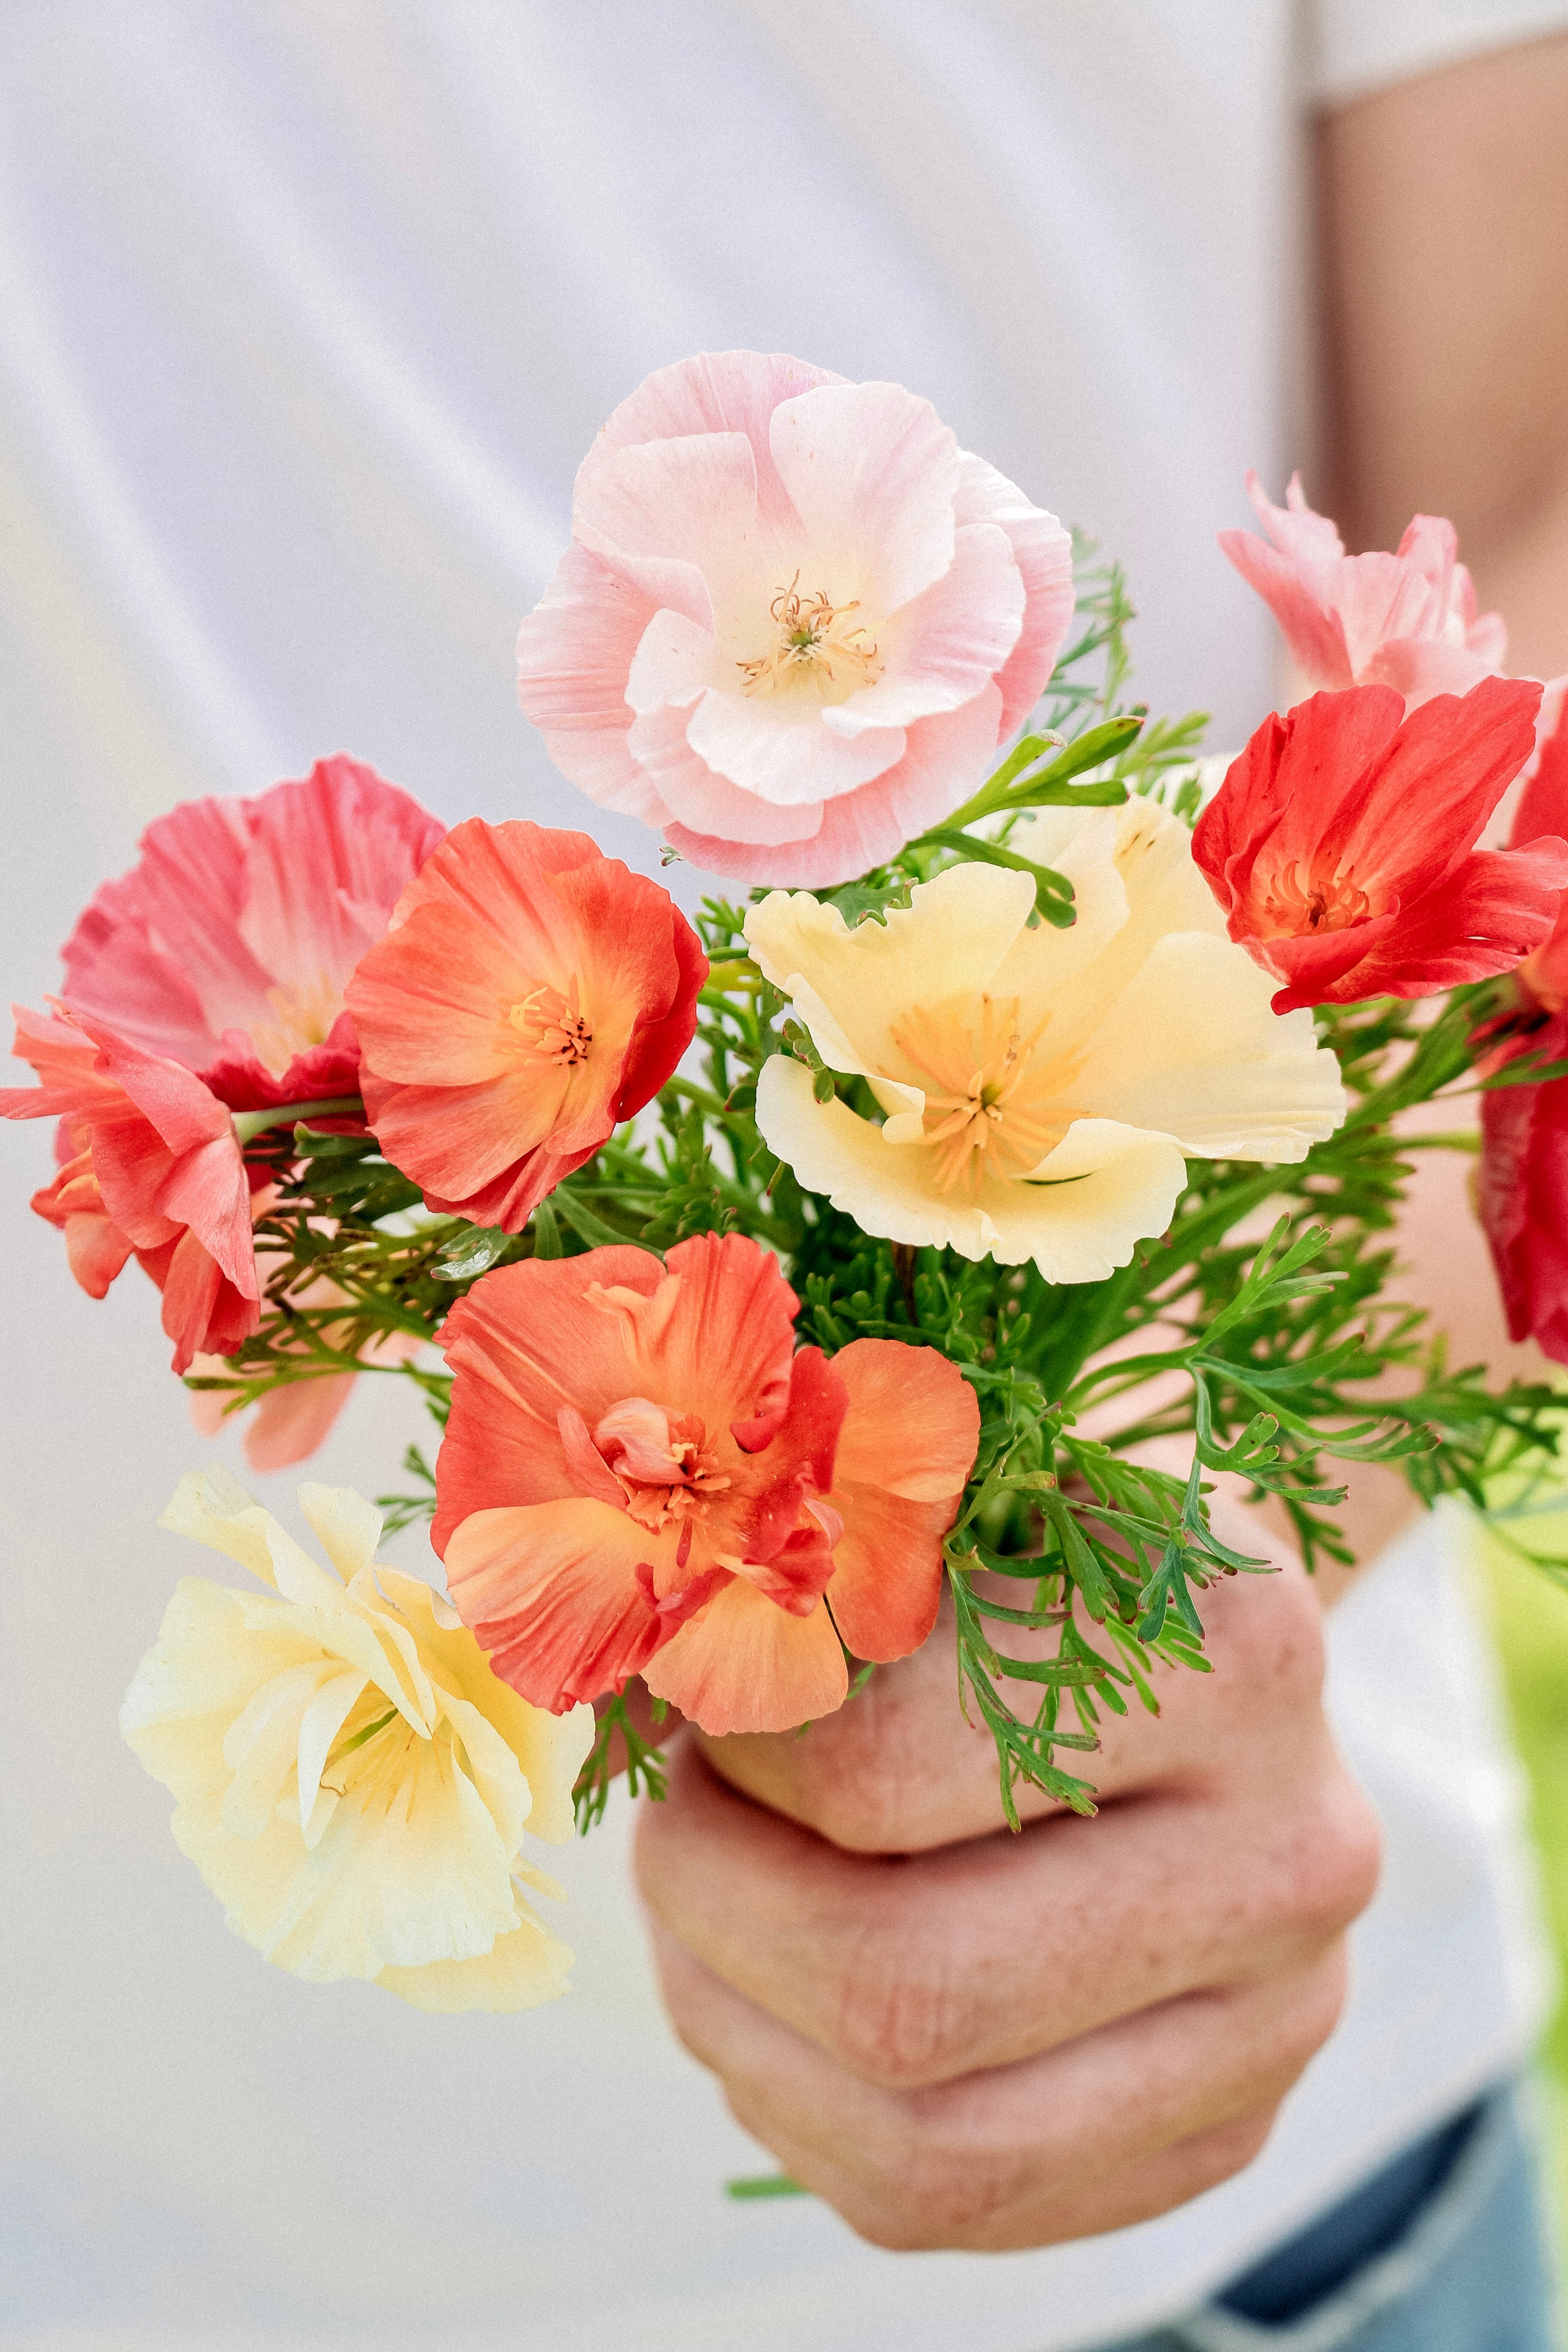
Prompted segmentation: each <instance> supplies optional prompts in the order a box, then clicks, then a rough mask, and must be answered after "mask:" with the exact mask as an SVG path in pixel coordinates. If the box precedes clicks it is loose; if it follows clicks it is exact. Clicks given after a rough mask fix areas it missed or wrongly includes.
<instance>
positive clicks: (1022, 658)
mask: <svg viewBox="0 0 1568 2352" xmlns="http://www.w3.org/2000/svg"><path fill="white" fill-rule="evenodd" d="M958 468H959V470H958V493H957V496H956V498H955V499H954V501H953V518H954V520H955V521H956V522H957V524H958V527H959V529H960V530H963V527H964V525H965V524H968V523H977V522H994V523H997V524H999V525H1000V526H1001V528H1002V529H1003V530H1005V532H1006V534H1007V537H1008V539H1009V541H1011V542H1012V548H1013V558H1014V561H1015V562H1016V564H1017V566H1018V570H1019V572H1020V573H1021V574H1022V576H1023V582H1024V591H1025V596H1026V604H1025V608H1024V624H1023V627H1022V629H1021V630H1020V632H1019V635H1018V641H1017V643H1016V646H1014V648H1013V650H1012V652H1011V653H1010V654H1009V655H1008V656H1007V659H1006V661H1005V664H1004V666H1003V667H1002V668H1001V669H1000V670H999V671H998V672H997V676H996V683H997V685H998V686H999V687H1000V688H1001V690H1002V717H1001V725H1000V728H999V730H998V740H1001V738H1002V737H1004V736H1007V735H1011V734H1012V732H1013V730H1014V729H1015V728H1016V727H1020V726H1022V724H1023V722H1024V720H1025V719H1026V718H1027V717H1028V715H1029V713H1030V711H1031V710H1032V709H1034V707H1035V705H1036V703H1037V701H1038V700H1039V698H1040V696H1041V695H1042V694H1043V693H1044V692H1045V689H1046V685H1047V680H1048V679H1049V677H1050V674H1051V671H1052V668H1053V667H1054V666H1055V663H1056V658H1057V656H1058V653H1059V652H1060V650H1061V644H1062V639H1063V638H1064V637H1065V636H1066V635H1067V631H1068V623H1069V621H1070V620H1071V619H1072V615H1073V605H1074V602H1075V596H1074V591H1073V579H1072V536H1071V533H1070V532H1068V531H1067V530H1063V528H1062V526H1061V524H1060V523H1059V522H1058V520H1057V519H1056V517H1055V515H1053V514H1047V513H1046V512H1045V511H1044V510H1043V509H1041V508H1039V507H1036V506H1031V505H1030V503H1029V501H1028V499H1026V497H1025V496H1024V494H1023V492H1022V490H1020V489H1018V488H1016V486H1015V484H1013V483H1012V482H1010V481H1009V480H1008V479H1007V478H1006V476H1005V474H999V473H998V472H997V470H996V468H995V467H994V466H988V465H987V464H986V463H985V461H984V458H983V457H971V456H970V454H969V453H968V451H967V450H963V451H961V452H960V454H959V461H958Z"/></svg>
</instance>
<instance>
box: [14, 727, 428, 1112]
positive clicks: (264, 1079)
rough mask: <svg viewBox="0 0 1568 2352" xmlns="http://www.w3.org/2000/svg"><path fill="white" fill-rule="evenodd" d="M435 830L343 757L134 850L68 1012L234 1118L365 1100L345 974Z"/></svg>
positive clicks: (194, 816)
mask: <svg viewBox="0 0 1568 2352" xmlns="http://www.w3.org/2000/svg"><path fill="white" fill-rule="evenodd" d="M445 835H446V828H445V826H443V825H442V824H438V823H437V820H436V818H435V817H433V816H431V815H430V814H428V812H427V811H426V810H425V809H422V808H421V807H420V805H419V803H418V802H417V801H416V800H413V799H411V798H410V797H409V795H408V793H405V792H400V791H399V790H398V789H397V787H396V786H395V784H389V783H386V782H384V781H383V779H382V778H381V777H380V776H378V775H377V774H376V772H375V771H374V768H367V767H365V766H363V764H362V763H361V762H360V761H357V760H351V759H349V758H348V757H347V756H346V755H344V754H342V753H340V754H339V755H338V756H337V757H336V758H333V759H331V760H318V761H317V762H316V764H315V766H314V767H313V768H312V769H311V771H310V774H309V775H308V776H306V777H303V778H301V779H300V781H299V782H291V783H281V784H275V785H274V786H273V787H272V789H271V791H270V792H266V793H260V794H258V796H257V798H255V799H254V800H206V801H187V802H185V803H184V805H183V806H181V807H179V808H176V809H172V810H171V811H170V813H169V814H168V815H167V816H163V817H159V818H158V820H157V821H156V823H155V824H150V825H149V826H148V828H147V830H146V832H145V833H144V834H143V835H142V843H141V850H142V855H141V857H140V859H139V860H138V862H137V864H136V865H135V866H132V869H131V871H130V873H129V874H122V875H121V877H119V879H118V880H117V881H113V882H106V883H105V884H104V886H103V887H102V888H101V889H100V891H99V892H98V893H97V894H96V896H95V897H94V898H93V899H92V900H91V902H90V903H89V906H88V908H87V909H86V911H85V913H84V914H83V915H82V917H81V919H80V921H79V923H78V924H77V927H76V929H75V930H74V931H73V932H72V933H71V936H70V938H69V939H68V940H67V942H66V945H65V947H64V949H63V950H61V954H62V959H63V961H64V963H65V968H66V981H65V988H64V991H63V993H64V995H65V998H66V1001H67V1003H68V1004H69V1005H70V1006H71V1007H72V1008H73V1010H75V1011H77V1012H79V1013H85V1014H86V1015H88V1016H89V1018H91V1019H95V1020H98V1021H104V1022H108V1023H110V1024H111V1025H112V1026H113V1028H114V1029H115V1030H116V1032H117V1033H118V1034H120V1035H121V1036H122V1037H125V1038H127V1039H129V1040H130V1041H131V1042H132V1043H133V1044H134V1045H140V1046H142V1048H143V1049H144V1050H145V1051H146V1052H148V1053H150V1054H155V1055H160V1056H162V1057H163V1058H164V1059H166V1060H168V1061H172V1062H178V1063H179V1064H181V1066H183V1067H184V1068H185V1069H187V1070H194V1071H195V1073H196V1074H197V1076H199V1077H201V1078H202V1079H203V1080H204V1081H205V1084H206V1085H207V1086H208V1087H210V1088H211V1089H212V1091H213V1093H214V1094H216V1096H217V1097H218V1099H219V1100H220V1101H221V1102H224V1103H226V1104H227V1106H228V1108H230V1109H231V1110H261V1109H268V1108H271V1107H272V1106H273V1105H275V1104H284V1103H293V1102H319V1101H322V1100H330V1099H331V1097H335V1096H340V1095H353V1094H357V1093H358V1091H359V1043H358V1040H357V1038H356V1037H355V1035H354V1028H353V1022H352V1021H351V1020H350V1019H349V1018H348V1016H347V1014H346V1013H344V1011H343V992H344V990H345V989H346V987H347V986H348V983H349V980H350V977H351V975H352V974H353V969H354V966H355V965H356V964H357V963H358V962H359V960H360V958H361V957H362V956H363V954H364V952H365V950H366V949H367V948H369V947H372V946H374V943H375V941H376V940H379V939H380V938H381V937H382V935H383V933H384V931H385V929H386V925H387V919H388V917H389V916H390V915H391V912H392V909H393V908H394V907H395V905H396V904H397V901H398V898H400V897H401V895H402V893H403V890H404V887H405V885H406V884H407V883H409V882H411V881H412V880H413V878H414V877H415V876H416V874H417V873H418V871H419V868H420V867H421V866H423V865H424V863H425V860H426V858H427V857H428V856H429V855H430V853H431V851H432V850H433V849H435V848H437V846H438V845H439V844H440V842H441V841H442V840H443V839H444V838H445Z"/></svg>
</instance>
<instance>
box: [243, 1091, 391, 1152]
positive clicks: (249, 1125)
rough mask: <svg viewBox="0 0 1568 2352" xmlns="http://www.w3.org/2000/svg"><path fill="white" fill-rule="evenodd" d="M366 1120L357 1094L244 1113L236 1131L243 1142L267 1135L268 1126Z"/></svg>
mask: <svg viewBox="0 0 1568 2352" xmlns="http://www.w3.org/2000/svg"><path fill="white" fill-rule="evenodd" d="M351 1116H352V1117H353V1118H363V1117H364V1105H363V1102H362V1101H361V1100H360V1098H359V1097H358V1095H336V1096H334V1097H333V1098H332V1100H331V1102H307V1103H279V1106H278V1108H276V1110H241V1111H236V1113H235V1115H234V1131H235V1133H236V1135H237V1136H238V1138H239V1139H240V1141H241V1143H249V1142H251V1141H253V1140H254V1139H255V1138H256V1137H257V1136H258V1135H264V1134H265V1133H266V1131H267V1129H268V1128H269V1127H284V1126H288V1125H291V1124H292V1125H297V1124H298V1123H299V1121H300V1119H302V1118H350V1117H351Z"/></svg>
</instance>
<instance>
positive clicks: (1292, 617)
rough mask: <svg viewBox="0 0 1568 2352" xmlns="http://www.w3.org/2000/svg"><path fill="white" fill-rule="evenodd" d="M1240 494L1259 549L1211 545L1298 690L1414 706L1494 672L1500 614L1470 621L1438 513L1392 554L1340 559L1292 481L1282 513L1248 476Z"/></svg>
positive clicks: (1329, 529) (1241, 543)
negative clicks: (1375, 695) (1279, 646)
mask: <svg viewBox="0 0 1568 2352" xmlns="http://www.w3.org/2000/svg"><path fill="white" fill-rule="evenodd" d="M1247 495H1248V497H1249V498H1250V499H1251V500H1252V503H1253V506H1254V507H1255V508H1256V509H1257V511H1258V520H1259V522H1261V524H1262V525H1263V528H1264V530H1266V531H1267V532H1268V541H1269V544H1268V545H1267V546H1266V545H1265V544H1264V542H1263V541H1262V540H1260V539H1258V538H1255V537H1254V535H1253V533H1252V532H1251V531H1248V530H1222V531H1221V532H1220V533H1219V543H1220V545H1221V547H1222V548H1223V549H1224V550H1225V551H1226V555H1228V556H1229V558H1230V560H1231V562H1233V563H1234V564H1235V566H1236V568H1237V571H1238V572H1240V574H1241V576H1242V578H1243V579H1244V580H1246V581H1247V582H1248V583H1249V584H1250V585H1251V586H1252V587H1254V588H1256V589H1257V591H1258V594H1259V595H1260V596H1261V597H1262V598H1263V601H1264V603H1265V604H1267V605H1268V608H1269V610H1270V612H1271V613H1272V614H1273V615H1274V617H1275V619H1276V620H1277V621H1278V622H1279V626H1280V628H1281V629H1282V631H1283V632H1284V635H1285V642H1286V644H1287V645H1288V646H1289V648H1290V653H1291V656H1292V658H1293V659H1294V660H1295V662H1296V665H1297V667H1299V668H1300V671H1301V672H1302V674H1303V676H1304V677H1305V678H1306V680H1307V682H1308V685H1309V686H1310V687H1347V686H1366V685H1372V686H1392V687H1394V688H1395V689H1396V691H1397V692H1398V693H1400V694H1402V695H1403V696H1404V697H1405V702H1406V704H1407V705H1408V707H1409V708H1410V709H1412V710H1414V709H1415V708H1416V706H1417V705H1418V704H1419V703H1423V702H1426V701H1427V700H1428V699H1429V698H1430V697H1431V696H1433V695H1434V694H1468V692H1469V690H1470V688H1471V687H1472V686H1477V685H1479V682H1480V680H1481V679H1482V678H1483V677H1488V676H1489V674H1490V673H1491V672H1493V671H1495V670H1500V668H1501V667H1502V662H1503V656H1504V653H1505V652H1506V650H1507V646H1508V633H1507V631H1506V630H1505V629H1504V627H1503V624H1502V616H1501V614H1498V613H1482V614H1480V615H1479V617H1478V615H1477V613H1476V592H1475V588H1474V586H1473V584H1472V583H1471V580H1470V575H1469V573H1468V571H1467V570H1466V569H1465V566H1464V565H1463V564H1462V563H1460V562H1458V560H1457V558H1458V545H1459V542H1458V538H1457V537H1456V535H1455V531H1454V526H1453V524H1452V523H1451V522H1448V521H1447V520H1445V519H1444V517H1443V516H1441V515H1416V516H1415V519H1414V520H1413V521H1412V523H1411V525H1410V528H1409V530H1407V531H1406V532H1405V536H1404V538H1403V539H1402V540H1401V541H1400V542H1399V550H1398V552H1397V554H1394V555H1386V554H1382V553H1374V554H1369V555H1347V554H1346V553H1345V550H1344V542H1343V541H1342V539H1341V537H1340V535H1339V532H1338V531H1337V530H1335V528H1334V526H1333V524H1332V523H1331V521H1330V520H1329V519H1328V517H1327V516H1326V515H1321V514H1314V513H1313V511H1312V509H1311V508H1310V506H1309V505H1308V504H1307V501H1306V499H1305V498H1304V497H1303V495H1302V491H1301V477H1300V474H1292V476H1291V477H1290V487H1289V489H1288V490H1287V491H1286V493H1285V504H1284V505H1283V506H1282V507H1277V506H1274V505H1271V504H1270V502H1269V500H1268V497H1267V496H1266V495H1265V493H1264V490H1263V488H1262V485H1261V484H1260V483H1259V481H1258V476H1257V475H1256V473H1249V474H1248V475H1247Z"/></svg>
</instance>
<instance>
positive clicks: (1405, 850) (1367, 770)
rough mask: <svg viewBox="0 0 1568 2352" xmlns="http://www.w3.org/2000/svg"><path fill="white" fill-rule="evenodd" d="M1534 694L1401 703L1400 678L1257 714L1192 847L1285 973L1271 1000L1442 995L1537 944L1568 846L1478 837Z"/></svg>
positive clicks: (1223, 904) (1521, 738)
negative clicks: (1491, 842)
mask: <svg viewBox="0 0 1568 2352" xmlns="http://www.w3.org/2000/svg"><path fill="white" fill-rule="evenodd" d="M1540 699H1541V688H1540V687H1539V686H1537V685H1536V684H1535V683H1534V682H1533V681H1532V680H1530V679H1526V678H1502V677H1489V678H1484V679H1483V680H1482V682H1481V684H1480V685H1479V686H1477V687H1473V688H1471V690H1470V692H1469V693H1468V694H1467V695H1466V696H1465V697H1464V698H1463V699H1462V700H1461V699H1459V698H1458V697H1457V696H1454V695H1439V696H1437V697H1436V698H1434V699H1433V700H1432V701H1430V702H1426V703H1424V704H1423V705H1422V706H1421V708H1420V709H1418V710H1415V711H1412V712H1410V713H1409V714H1408V715H1406V713H1405V705H1404V703H1403V702H1402V701H1401V699H1400V698H1399V696H1398V695H1397V694H1396V693H1395V692H1394V690H1393V689H1392V688H1389V687H1386V686H1360V687H1353V688H1352V689H1351V690H1350V691H1349V692H1348V693H1345V694H1315V695H1313V696H1312V698H1311V699H1310V701H1308V702H1302V703H1298V705H1297V706H1296V708H1295V709H1294V710H1291V711H1289V712H1288V713H1287V714H1286V716H1285V717H1284V718H1283V719H1281V718H1279V716H1278V715H1275V716H1271V717H1269V718H1268V719H1265V720H1264V722H1263V724H1262V726H1261V727H1260V728H1259V729H1258V732H1257V734H1256V735H1255V736H1254V737H1253V739H1252V740H1251V742H1250V743H1249V744H1248V745H1247V749H1246V751H1243V753H1242V754H1241V757H1240V758H1239V759H1238V760H1237V761H1236V762H1235V764H1234V766H1233V767H1232V768H1231V770H1230V772H1229V773H1228V774H1227V775H1226V780H1225V782H1224V783H1223V784H1222V785H1221V786H1220V789H1219V791H1218V792H1217V793H1215V797H1214V799H1213V800H1212V801H1211V802H1210V803H1209V805H1208V807H1207V808H1206V809H1205V812H1204V814H1203V815H1202V817H1201V818H1200V819H1199V821H1198V826H1197V830H1196V832H1195V833H1194V836H1193V855H1194V857H1195V858H1196V860H1197V862H1198V865H1199V866H1201V867H1202V869H1203V871H1204V873H1205V875H1206V877H1208V882H1209V887H1210V888H1211V889H1212V890H1213V892H1214V894H1215V898H1216V899H1217V900H1218V902H1219V905H1220V908H1221V910H1222V912H1223V913H1224V915H1225V918H1226V926H1227V928H1228V929H1229V932H1230V936H1231V938H1232V939H1233V940H1238V941H1239V942H1240V944H1241V945H1242V946H1243V947H1245V948H1246V949H1247V952H1248V954H1249V955H1251V956H1252V957H1253V958H1254V960H1255V961H1257V962H1258V963H1259V964H1261V965H1262V967H1263V969H1264V971H1268V972H1272V973H1273V975H1274V977H1275V979H1276V980H1279V981H1280V982H1282V983H1283V985H1282V986H1281V988H1280V989H1279V993H1278V995H1277V996H1276V997H1275V999H1274V1007H1275V1010H1276V1012H1279V1013H1284V1012H1288V1011H1289V1010H1290V1008H1291V1007H1292V1006H1296V1005H1310V1004H1357V1003H1361V1002H1362V1001H1363V999H1364V998H1366V997H1369V996H1432V995H1435V994H1436V992H1438V991H1439V990H1440V989H1446V988H1454V987H1458V985H1459V984H1460V983H1461V982H1466V981H1472V980H1484V979H1485V978H1486V977H1487V976H1488V975H1489V973H1492V972H1499V971H1508V970H1509V969H1510V966H1512V965H1514V964H1517V963H1518V961H1520V958H1521V956H1524V955H1528V954H1529V952H1530V950H1531V949H1532V948H1535V947H1538V946H1540V944H1541V942H1542V940H1544V939H1545V938H1546V937H1547V936H1548V934H1549V933H1550V932H1551V930H1552V925H1553V923H1554V921H1555V919H1556V916H1557V907H1558V899H1559V896H1560V894H1561V892H1562V890H1563V885H1564V884H1565V883H1568V842H1564V841H1563V839H1561V838H1559V837H1557V836H1556V835H1547V836H1546V837H1544V838H1542V839H1537V840H1533V841H1530V842H1526V843H1525V844H1524V845H1522V846H1521V847H1518V848H1512V849H1506V850H1496V849H1477V848H1476V846H1475V844H1476V842H1477V840H1478V838H1479V835H1480V832H1481V829H1482V827H1483V825H1484V824H1486V821H1487V819H1488V817H1489V815H1490V814H1491V813H1492V810H1493V809H1494V808H1495V807H1496V805H1497V803H1498V802H1499V800H1500V798H1501V796H1502V794H1503V793H1504V792H1505V790H1506V789H1507V787H1508V785H1509V784H1510V782H1512V781H1513V779H1514V777H1515V776H1517V775H1518V773H1519V772H1520V770H1521V767H1522V766H1523V764H1524V762H1525V761H1526V760H1527V759H1528V758H1529V757H1530V754H1531V747H1532V744H1533V742H1534V728H1533V721H1534V717H1535V709H1536V705H1537V704H1538V703H1539V701H1540Z"/></svg>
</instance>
